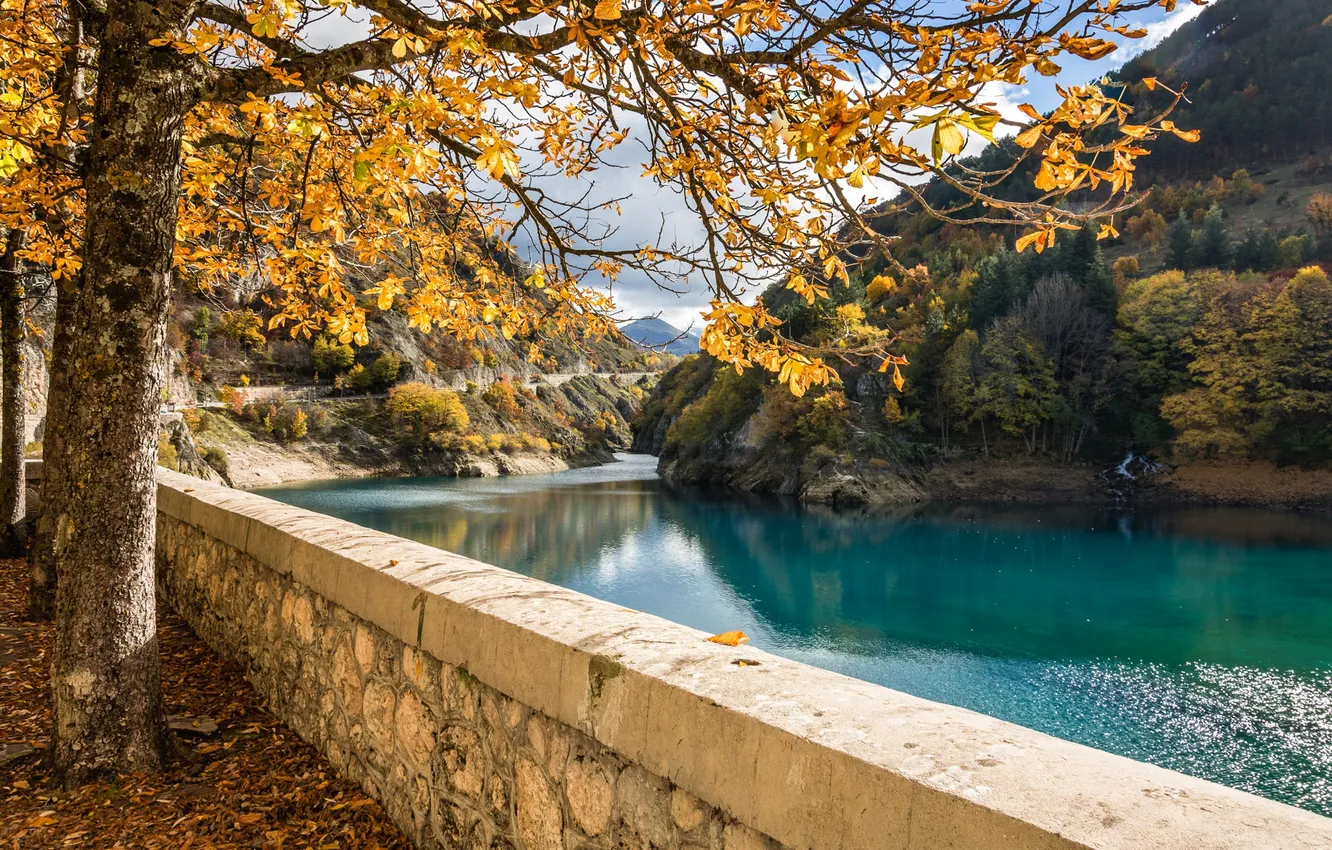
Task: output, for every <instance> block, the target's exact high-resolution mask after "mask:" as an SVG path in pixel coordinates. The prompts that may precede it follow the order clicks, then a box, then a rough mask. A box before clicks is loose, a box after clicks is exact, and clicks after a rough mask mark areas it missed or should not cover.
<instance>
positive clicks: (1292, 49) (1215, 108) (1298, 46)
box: [1114, 0, 1332, 176]
mask: <svg viewBox="0 0 1332 850" xmlns="http://www.w3.org/2000/svg"><path fill="white" fill-rule="evenodd" d="M1147 78H1156V79H1159V80H1160V81H1161V82H1163V83H1165V84H1166V85H1167V86H1168V87H1170V88H1178V87H1179V86H1181V85H1184V84H1186V83H1187V85H1188V96H1189V101H1188V102H1186V103H1183V104H1181V106H1180V108H1179V109H1178V110H1177V111H1176V113H1175V114H1174V116H1172V117H1173V118H1174V119H1175V120H1176V121H1177V122H1179V124H1180V125H1181V126H1185V127H1191V128H1197V129H1198V130H1200V131H1201V132H1202V141H1201V142H1200V143H1198V144H1196V145H1191V144H1187V143H1184V142H1180V141H1179V140H1177V139H1171V138H1163V139H1161V140H1160V142H1159V143H1158V144H1156V145H1155V146H1153V149H1152V155H1151V157H1150V158H1149V160H1147V161H1144V170H1145V171H1147V172H1148V173H1150V174H1153V175H1158V176H1165V175H1171V174H1178V173H1179V172H1181V171H1183V172H1188V173H1189V174H1191V175H1193V176H1200V175H1206V174H1210V173H1213V172H1216V171H1218V170H1221V169H1224V168H1230V169H1234V168H1237V167H1245V166H1248V167H1252V166H1254V165H1263V164H1266V165H1275V164H1279V163H1284V162H1289V161H1291V160H1295V159H1299V158H1302V157H1305V156H1308V155H1309V153H1310V152H1311V151H1313V150H1316V149H1319V148H1324V147H1326V146H1327V145H1329V144H1332V101H1329V99H1328V97H1327V82H1328V80H1332V6H1329V4H1328V3H1327V2H1325V0H1224V2H1219V3H1215V4H1213V5H1211V6H1209V7H1207V8H1206V9H1204V10H1203V11H1202V13H1201V14H1199V15H1198V17H1196V18H1194V19H1193V20H1192V21H1190V22H1188V23H1186V24H1184V25H1183V26H1182V27H1180V28H1179V29H1178V30H1177V31H1176V32H1175V33H1174V34H1172V35H1171V36H1170V37H1169V38H1168V39H1166V40H1165V41H1164V42H1163V43H1161V44H1160V45H1159V46H1157V47H1156V48H1155V49H1154V50H1151V51H1149V52H1147V53H1144V54H1143V55H1142V56H1140V57H1138V58H1136V59H1134V60H1132V61H1130V62H1128V63H1126V64H1125V65H1124V67H1123V68H1122V69H1121V70H1120V72H1119V73H1118V74H1116V75H1114V79H1115V80H1118V81H1123V82H1125V83H1127V84H1128V95H1127V99H1128V100H1129V101H1130V102H1132V103H1134V104H1136V105H1138V106H1140V107H1141V108H1142V109H1143V110H1144V111H1148V110H1150V109H1151V108H1153V107H1156V108H1160V107H1162V106H1163V105H1164V104H1166V103H1168V100H1167V95H1166V93H1165V92H1164V91H1163V90H1162V89H1159V88H1158V89H1157V90H1156V91H1155V92H1153V91H1150V90H1149V89H1148V87H1147V86H1146V85H1144V84H1143V80H1144V79H1147Z"/></svg>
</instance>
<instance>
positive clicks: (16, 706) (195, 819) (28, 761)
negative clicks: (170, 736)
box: [0, 561, 410, 850]
mask: <svg viewBox="0 0 1332 850" xmlns="http://www.w3.org/2000/svg"><path fill="white" fill-rule="evenodd" d="M26 593H27V570H26V566H25V565H24V564H23V563H22V562H21V561H0V745H3V746H4V747H5V751H6V752H9V753H12V752H16V751H18V752H22V751H25V750H26V748H27V747H28V746H31V747H33V748H35V749H34V750H33V751H32V752H31V753H29V754H27V755H25V756H20V757H18V758H16V759H12V760H8V761H4V762H2V763H0V848H3V850H29V848H48V847H51V848H54V847H89V848H126V850H129V848H134V849H135V850H138V849H139V848H144V850H152V848H175V849H176V850H191V849H192V848H193V850H203V849H204V848H215V850H224V848H272V849H273V850H277V848H321V849H322V848H329V850H331V848H349V850H350V848H356V850H362V848H364V850H372V848H381V850H398V848H404V849H405V848H407V847H409V846H410V845H409V844H408V843H407V841H406V839H405V838H404V837H403V836H402V834H401V833H400V832H399V831H398V829H397V827H395V826H394V825H393V824H392V823H390V822H389V820H388V818H387V817H386V816H385V814H384V812H383V810H382V809H381V808H380V806H379V804H378V803H376V802H375V801H374V800H372V799H371V798H369V797H367V796H366V795H365V794H364V793H363V792H362V791H361V790H360V789H359V788H358V787H356V786H354V785H352V784H351V783H349V782H347V781H345V780H343V779H341V778H339V777H338V776H337V774H336V773H335V772H334V771H333V769H332V767H331V766H330V765H329V764H328V762H326V761H325V760H324V758H323V756H322V755H320V754H319V753H318V752H317V751H316V750H315V749H314V748H313V747H310V746H308V745H307V744H305V743H304V742H303V741H301V740H300V739H299V738H298V737H297V736H296V735H295V734H294V733H293V732H291V731H290V730H288V729H287V728H286V727H284V726H283V725H282V724H281V723H279V722H278V721H277V720H276V719H275V718H274V717H272V716H271V715H269V714H267V713H266V712H265V710H264V706H263V704H262V702H261V700H260V699H259V697H258V696H257V695H256V694H255V692H254V691H253V690H252V689H251V688H250V686H249V684H248V683H247V682H246V681H245V679H244V677H243V675H242V671H241V670H240V669H239V668H238V667H236V666H235V665H233V664H231V663H230V662H228V661H225V660H223V659H221V658H219V657H218V656H217V655H215V654H214V653H213V652H212V651H211V650H209V649H208V647H207V646H205V645H204V644H203V643H202V642H201V641H200V640H199V639H198V638H196V637H195V636H194V634H193V632H191V631H190V629H189V627H188V626H187V625H186V624H185V623H184V622H183V621H182V620H181V619H180V618H178V617H176V616H175V615H174V614H172V613H171V612H169V611H159V615H158V624H159V643H160V647H161V654H162V686H163V693H164V700H165V704H166V710H167V713H168V714H169V715H173V716H176V715H179V716H183V717H184V718H189V719H197V718H207V719H210V720H212V721H214V722H215V723H216V725H217V730H216V732H214V733H212V734H209V735H198V734H181V733H177V734H176V735H175V738H176V740H177V742H178V743H179V744H180V745H181V748H182V757H181V758H178V759H177V760H176V761H175V762H174V763H173V764H172V765H171V766H169V768H168V769H167V770H166V772H164V773H162V774H160V775H154V776H145V775H129V776H124V777H121V778H120V779H118V780H116V781H114V782H103V783H97V784H92V785H87V786H84V787H81V788H77V789H74V790H72V791H64V790H60V789H57V788H53V787H51V786H50V784H49V772H48V771H47V769H46V768H45V766H44V765H43V764H42V754H43V752H44V750H45V742H46V738H47V735H48V734H49V726H50V722H51V707H50V695H49V689H48V687H47V653H48V651H49V648H50V646H51V641H52V629H51V627H50V626H49V625H47V624H34V623H31V622H28V621H26V620H25V618H24V613H23V612H24V611H25V608H26ZM0 758H3V756H0Z"/></svg>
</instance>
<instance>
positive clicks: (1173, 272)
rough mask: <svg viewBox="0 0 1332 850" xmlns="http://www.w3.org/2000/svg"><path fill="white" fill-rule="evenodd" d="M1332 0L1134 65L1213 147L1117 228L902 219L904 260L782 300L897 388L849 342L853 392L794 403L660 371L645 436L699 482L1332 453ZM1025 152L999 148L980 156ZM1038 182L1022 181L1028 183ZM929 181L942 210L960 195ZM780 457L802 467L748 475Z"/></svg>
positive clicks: (1238, 25) (1204, 28)
mask: <svg viewBox="0 0 1332 850" xmlns="http://www.w3.org/2000/svg"><path fill="white" fill-rule="evenodd" d="M1325 5H1326V4H1322V3H1317V2H1312V0H1278V2H1266V3H1258V2H1253V0H1221V2H1219V3H1217V4H1216V5H1215V6H1213V7H1209V8H1208V9H1207V10H1205V11H1204V12H1203V13H1202V14H1201V15H1200V16H1199V17H1198V18H1197V19H1196V20H1195V21H1194V22H1192V23H1190V24H1188V25H1186V26H1185V27H1184V28H1182V29H1181V30H1180V31H1179V32H1178V33H1176V34H1175V35H1174V36H1173V37H1171V38H1170V39H1167V40H1166V41H1165V42H1164V43H1163V44H1162V45H1161V46H1160V47H1158V48H1157V49H1156V50H1154V51H1151V52H1149V53H1147V54H1145V55H1144V56H1142V57H1140V58H1138V59H1136V60H1134V61H1133V62H1131V63H1129V65H1128V66H1126V67H1125V68H1124V69H1123V71H1122V73H1121V74H1120V75H1118V79H1122V80H1129V81H1131V83H1130V85H1129V87H1128V91H1127V92H1126V97H1128V98H1135V99H1138V100H1139V103H1138V106H1139V108H1141V109H1150V108H1151V104H1150V103H1147V102H1146V101H1147V100H1149V99H1150V93H1149V91H1148V87H1147V86H1146V85H1145V84H1144V83H1143V82H1142V81H1143V79H1144V78H1145V77H1148V76H1152V75H1156V76H1158V77H1160V78H1161V79H1162V80H1170V81H1172V82H1173V83H1178V82H1180V81H1182V80H1184V79H1187V80H1188V81H1189V83H1190V86H1189V94H1190V97H1191V98H1192V102H1191V103H1189V104H1186V105H1185V106H1184V108H1182V110H1181V112H1180V113H1179V114H1178V115H1177V116H1176V118H1177V120H1178V121H1179V122H1180V124H1181V125H1182V126H1192V123H1193V122H1196V123H1197V124H1198V125H1200V126H1201V127H1202V130H1203V140H1202V141H1201V142H1199V143H1198V144H1197V145H1196V146H1189V145H1186V144H1184V143H1176V142H1173V141H1171V142H1168V143H1165V144H1162V145H1160V146H1159V153H1158V152H1157V151H1154V153H1153V155H1152V157H1150V158H1149V160H1147V162H1148V163H1149V164H1148V165H1147V166H1146V168H1145V169H1144V173H1143V174H1142V175H1140V177H1141V178H1142V180H1143V181H1144V184H1151V191H1150V192H1149V193H1147V195H1146V197H1145V199H1144V201H1143V202H1142V203H1141V204H1140V205H1139V206H1138V207H1137V208H1136V209H1134V210H1133V211H1132V212H1131V213H1130V214H1129V215H1127V216H1125V217H1123V218H1122V220H1120V221H1118V222H1117V223H1116V224H1117V227H1118V231H1119V232H1118V233H1117V234H1115V235H1112V236H1111V238H1108V239H1100V240H1098V238H1097V234H1096V233H1095V232H1094V231H1093V230H1092V229H1090V228H1088V229H1085V230H1083V231H1080V232H1076V231H1075V232H1071V233H1069V232H1065V233H1064V234H1062V235H1061V236H1060V238H1059V239H1058V240H1057V242H1056V244H1055V246H1054V247H1053V248H1050V249H1047V250H1045V251H1044V252H1041V253H1037V252H1035V251H1032V250H1028V251H1026V252H1022V253H1018V252H1016V251H1014V249H1013V245H1012V238H1013V235H1014V234H1013V233H1012V232H1006V231H1005V230H1004V229H1003V228H994V227H964V226H958V225H940V224H939V223H938V222H937V221H933V220H930V219H928V218H927V217H925V216H910V215H898V216H895V217H893V218H892V219H890V220H888V221H887V222H886V223H885V224H884V227H885V228H886V229H888V230H890V231H892V232H895V233H896V234H897V235H899V236H900V237H901V240H900V243H899V248H900V254H899V256H900V257H902V258H904V259H905V260H906V261H907V265H908V267H909V270H908V272H907V273H906V274H905V275H903V274H900V273H897V272H894V271H892V270H891V269H890V268H889V267H888V266H887V265H886V264H884V263H875V262H869V263H866V264H864V265H863V266H862V274H861V275H860V276H859V277H857V278H854V279H853V280H852V282H851V284H850V285H849V286H847V287H837V288H835V293H834V298H833V299H832V301H831V302H819V303H816V304H812V305H811V304H807V303H806V302H805V301H804V300H803V299H799V298H795V297H793V296H792V293H790V292H787V291H783V290H779V289H773V290H770V291H769V292H768V293H767V294H766V298H767V299H768V300H769V303H770V305H775V306H777V308H778V310H777V312H778V315H779V316H780V317H781V318H782V319H783V320H784V321H785V323H786V326H785V332H786V333H788V334H789V335H791V336H792V337H794V338H796V339H799V340H800V341H802V342H804V343H806V344H809V345H811V346H817V347H820V348H822V349H830V350H831V351H832V352H834V358H835V352H836V351H838V350H845V351H848V352H849V351H853V350H858V349H862V348H863V347H864V346H866V345H869V344H872V343H875V342H882V341H884V340H893V341H894V342H893V347H894V349H895V350H896V351H899V352H900V353H902V354H904V355H906V357H907V358H908V360H909V361H910V363H909V365H907V366H904V367H902V369H901V372H900V378H901V381H900V383H899V382H898V381H896V380H894V379H893V377H892V376H893V373H892V371H891V370H889V371H886V372H883V373H880V372H877V371H875V370H873V369H870V368H867V367H866V366H865V365H864V364H857V363H856V362H855V359H854V358H850V357H848V358H845V362H844V363H843V364H842V365H841V366H840V367H839V374H840V376H841V379H842V380H841V386H839V387H832V388H828V389H827V390H823V391H820V390H816V391H814V392H811V393H810V394H809V395H807V396H805V397H803V398H793V397H790V395H789V394H788V393H785V392H780V391H778V390H779V388H778V387H775V386H774V385H773V384H772V383H771V382H770V381H769V380H767V379H766V378H765V377H764V376H762V375H760V374H757V373H755V372H747V373H745V374H744V375H736V374H735V373H734V372H733V371H731V370H729V369H725V370H719V369H718V367H717V364H715V363H713V362H711V361H709V359H708V358H706V357H702V358H698V359H694V360H691V361H689V362H686V363H685V364H682V365H681V366H679V367H677V368H676V369H675V370H673V371H672V372H671V373H669V374H668V375H667V376H666V377H665V378H664V379H663V380H662V382H661V384H660V385H659V387H658V390H657V392H656V393H655V394H654V395H653V397H652V398H651V399H650V401H649V403H648V405H647V406H646V408H645V410H644V412H643V414H642V415H641V417H640V420H639V422H638V432H637V433H638V445H639V447H640V448H642V449H645V450H654V451H659V452H661V454H662V458H663V470H665V471H667V472H668V474H674V475H675V476H676V477H679V478H681V479H682V480H710V479H724V480H729V481H731V482H732V483H736V482H737V481H740V482H741V483H742V485H743V484H744V482H745V481H749V482H750V483H753V484H755V485H756V486H755V489H780V490H783V491H785V492H800V491H802V490H803V489H808V488H809V487H811V486H817V482H819V481H820V480H828V479H830V478H836V477H838V476H845V475H847V474H859V475H863V474H865V473H866V471H867V470H872V469H880V470H882V469H892V470H896V471H898V472H900V471H902V470H911V469H920V468H924V467H928V466H930V465H931V464H934V463H936V462H938V461H947V460H950V459H958V458H967V457H971V458H976V459H978V460H980V461H981V462H982V463H983V464H984V463H990V464H995V463H998V462H999V460H1000V459H1003V458H1014V457H1023V458H1039V459H1042V460H1043V461H1046V462H1053V463H1062V464H1078V463H1084V462H1085V463H1090V464H1092V465H1093V466H1095V467H1096V468H1098V469H1099V468H1102V467H1104V466H1105V465H1107V464H1110V463H1111V462H1112V461H1117V460H1118V459H1119V458H1122V457H1123V456H1124V454H1125V453H1126V452H1140V453H1145V454H1149V455H1151V456H1154V457H1155V458H1157V459H1159V460H1163V461H1167V462H1169V463H1172V464H1176V465H1178V464H1188V463H1190V462H1194V461H1200V460H1205V461H1209V462H1214V463H1232V464H1233V463H1244V462H1251V461H1262V462H1270V463H1272V464H1275V465H1277V467H1294V468H1303V469H1314V468H1326V467H1328V466H1329V464H1332V284H1330V283H1329V280H1328V274H1327V269H1328V268H1332V168H1329V167H1328V161H1329V160H1328V155H1327V151H1326V149H1324V148H1323V147H1322V146H1323V145H1325V144H1326V142H1327V141H1328V139H1327V137H1326V136H1327V130H1328V129H1329V115H1332V113H1330V112H1329V107H1328V105H1327V102H1326V99H1325V98H1320V97H1318V96H1317V95H1316V93H1315V89H1316V88H1317V87H1319V86H1321V85H1323V84H1324V82H1325V81H1326V80H1328V79H1332V66H1329V64H1328V63H1329V62H1332V20H1327V21H1325V20H1324V18H1326V17H1327V16H1328V13H1329V12H1332V8H1323V7H1324V6H1325ZM1110 85H1111V86H1113V85H1114V83H1110ZM1214 125H1215V126H1214ZM1186 151H1187V153H1186ZM1012 153H1013V148H1012V146H1011V143H1008V144H1001V145H999V146H996V147H993V148H991V149H989V150H988V151H987V152H986V153H985V154H984V155H983V156H982V157H981V158H979V159H978V160H977V161H976V163H974V164H976V165H981V166H994V165H995V164H997V163H999V162H1000V161H1002V160H1003V159H1004V158H1005V157H1007V156H1011V155H1012ZM1181 178H1182V179H1181ZM1029 185H1030V181H1029V180H1026V179H1020V178H1018V177H1015V178H1014V189H1013V190H1012V191H1014V192H1017V193H1020V192H1022V191H1024V190H1023V188H1022V187H1024V186H1029ZM926 191H927V192H928V193H933V194H932V196H931V197H932V198H933V199H934V200H935V202H938V200H939V199H940V198H941V197H943V196H946V195H947V193H948V192H949V191H951V190H950V189H949V188H948V187H947V186H945V185H942V184H939V183H936V184H933V185H931V186H930V187H928V188H927V190H926ZM773 457H780V458H782V459H783V463H784V464H785V467H786V468H787V469H791V470H798V471H799V472H798V474H793V475H792V476H787V477H786V478H785V479H781V477H780V476H776V477H774V476H773V475H771V474H767V473H764V474H753V470H755V469H756V468H758V466H765V467H770V466H771V459H772V458H773ZM857 470H858V471H857ZM746 476H748V478H746Z"/></svg>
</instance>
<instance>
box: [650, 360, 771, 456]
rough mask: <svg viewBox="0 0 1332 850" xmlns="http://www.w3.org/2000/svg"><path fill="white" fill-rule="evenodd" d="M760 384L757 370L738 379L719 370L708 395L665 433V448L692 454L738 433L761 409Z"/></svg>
mask: <svg viewBox="0 0 1332 850" xmlns="http://www.w3.org/2000/svg"><path fill="white" fill-rule="evenodd" d="M761 380H762V375H761V372H760V370H758V369H749V370H747V371H746V372H745V373H744V374H743V375H737V374H736V373H735V370H734V369H732V368H731V367H729V366H725V367H722V368H719V369H718V370H717V372H716V375H715V377H714V378H713V380H712V386H710V387H708V391H707V393H706V394H705V395H704V396H703V397H702V398H700V399H699V400H698V401H695V402H694V403H693V404H691V405H689V406H688V407H686V408H685V409H684V412H683V413H681V414H680V417H679V418H678V419H676V420H675V422H674V423H672V424H671V427H670V428H669V429H668V430H667V431H666V445H667V446H669V447H673V448H675V449H677V450H680V451H685V452H690V451H694V450H696V449H698V448H699V447H701V446H702V445H703V444H704V443H705V442H707V441H708V440H709V439H712V438H714V437H721V436H725V435H727V434H730V433H731V432H733V431H735V430H736V429H738V428H739V427H740V426H741V425H743V424H744V423H745V420H746V419H748V418H749V416H750V414H752V413H753V412H754V411H755V409H757V408H758V403H759V399H760V398H761V393H762V384H761V383H760V381H761Z"/></svg>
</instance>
